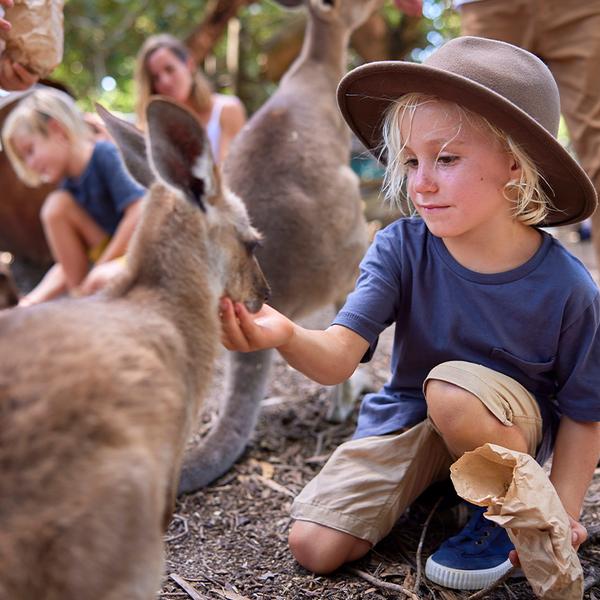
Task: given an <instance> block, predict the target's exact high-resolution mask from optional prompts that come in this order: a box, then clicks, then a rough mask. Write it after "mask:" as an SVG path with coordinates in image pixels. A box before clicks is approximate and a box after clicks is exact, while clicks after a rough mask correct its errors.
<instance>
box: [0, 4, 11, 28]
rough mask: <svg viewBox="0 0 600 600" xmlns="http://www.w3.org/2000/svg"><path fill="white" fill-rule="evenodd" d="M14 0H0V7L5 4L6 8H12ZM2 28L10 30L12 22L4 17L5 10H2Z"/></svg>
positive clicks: (0, 14) (0, 11)
mask: <svg viewBox="0 0 600 600" xmlns="http://www.w3.org/2000/svg"><path fill="white" fill-rule="evenodd" d="M12 5H13V0H0V9H1V8H2V7H3V6H5V7H6V8H12ZM0 29H4V30H6V31H8V30H9V29H10V23H9V22H8V21H7V20H6V19H5V18H4V11H3V10H0Z"/></svg>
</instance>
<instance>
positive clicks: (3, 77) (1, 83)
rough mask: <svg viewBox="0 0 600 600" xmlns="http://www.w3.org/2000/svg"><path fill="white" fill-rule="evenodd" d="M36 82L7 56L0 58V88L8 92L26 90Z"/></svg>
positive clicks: (35, 78)
mask: <svg viewBox="0 0 600 600" xmlns="http://www.w3.org/2000/svg"><path fill="white" fill-rule="evenodd" d="M37 80H38V76H37V75H34V74H33V73H30V72H29V71H28V70H27V69H26V68H25V67H24V66H23V65H20V64H19V63H16V62H13V61H12V60H10V58H8V56H6V55H3V56H0V88H2V89H4V90H10V91H19V90H26V89H27V88H30V87H31V86H32V85H33V84H34V83H36V82H37Z"/></svg>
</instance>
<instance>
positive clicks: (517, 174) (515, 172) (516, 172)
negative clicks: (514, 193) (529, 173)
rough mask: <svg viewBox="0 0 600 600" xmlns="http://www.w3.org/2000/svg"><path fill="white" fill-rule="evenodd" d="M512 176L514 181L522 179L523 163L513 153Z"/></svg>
mask: <svg viewBox="0 0 600 600" xmlns="http://www.w3.org/2000/svg"><path fill="white" fill-rule="evenodd" d="M510 178H511V180H513V181H519V179H521V163H520V162H519V161H518V160H517V158H516V156H513V155H512V154H511V157H510Z"/></svg>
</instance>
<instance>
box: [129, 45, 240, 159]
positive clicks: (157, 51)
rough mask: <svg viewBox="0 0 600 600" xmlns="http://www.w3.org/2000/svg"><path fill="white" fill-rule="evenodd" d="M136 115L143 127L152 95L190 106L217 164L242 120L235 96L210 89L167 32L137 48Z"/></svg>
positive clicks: (187, 54) (238, 101)
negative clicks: (208, 141) (207, 139)
mask: <svg viewBox="0 0 600 600" xmlns="http://www.w3.org/2000/svg"><path fill="white" fill-rule="evenodd" d="M135 82H136V88H137V90H136V91H137V103H136V114H137V118H138V124H139V125H140V126H141V127H142V128H145V111H146V105H147V103H148V99H149V98H150V96H151V95H153V94H160V95H161V96H167V97H168V98H172V99H173V100H176V101H178V102H179V103H181V104H183V105H185V106H187V107H188V108H189V109H191V110H192V111H193V112H194V113H195V114H196V115H197V116H198V119H199V120H200V123H202V125H203V126H204V127H205V129H206V133H207V135H208V138H209V140H210V144H211V148H212V151H213V156H214V157H215V160H216V162H217V163H220V162H222V161H223V159H224V158H225V155H226V154H227V151H228V149H229V146H230V144H231V141H232V140H233V138H234V137H235V135H236V134H237V133H238V131H239V130H240V129H241V128H242V127H243V126H244V123H245V122H246V111H245V110H244V106H243V105H242V103H241V102H240V100H239V99H238V98H236V97H235V96H225V95H223V94H216V93H214V92H213V91H212V89H211V86H210V83H209V82H208V80H207V79H206V77H204V75H203V74H202V73H201V71H200V70H198V69H197V68H196V64H195V63H194V60H193V58H192V57H191V55H190V53H189V50H188V49H187V48H186V47H185V46H184V45H183V44H182V43H181V42H180V41H179V40H178V39H177V38H175V37H173V36H172V35H168V34H160V35H154V36H152V37H150V38H148V39H147V40H146V42H145V43H144V45H143V46H142V47H141V49H140V51H139V53H138V56H137V64H136V72H135Z"/></svg>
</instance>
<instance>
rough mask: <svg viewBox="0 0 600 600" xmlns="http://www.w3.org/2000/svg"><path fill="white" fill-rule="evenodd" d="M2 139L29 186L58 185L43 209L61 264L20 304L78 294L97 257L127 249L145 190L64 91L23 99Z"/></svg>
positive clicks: (99, 259) (39, 92)
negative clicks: (96, 140) (96, 137)
mask: <svg viewBox="0 0 600 600" xmlns="http://www.w3.org/2000/svg"><path fill="white" fill-rule="evenodd" d="M2 143H3V146H4V148H5V150H6V153H7V155H8V157H9V159H10V161H11V164H12V166H13V167H14V169H15V171H16V172H17V175H18V176H19V177H20V178H21V179H22V180H23V181H24V182H25V183H26V184H28V185H31V186H38V185H40V184H42V183H56V184H58V188H57V189H56V190H55V191H53V192H51V193H50V194H49V195H48V197H47V198H46V200H45V201H44V204H43V206H42V211H41V219H42V224H43V227H44V232H45V234H46V239H47V241H48V245H49V246H50V251H51V252H52V256H53V257H54V260H55V264H54V265H53V266H52V267H51V268H50V270H49V271H48V272H47V273H46V275H45V276H44V278H43V279H42V281H41V282H40V283H39V284H38V285H37V286H36V287H35V288H34V289H33V290H32V291H31V292H29V294H27V295H26V296H24V297H23V298H22V299H21V301H20V303H19V304H20V305H29V304H35V303H38V302H43V301H45V300H50V299H52V298H55V297H57V296H59V295H61V294H63V293H65V292H67V291H68V292H74V291H75V290H77V288H78V286H80V285H81V284H82V282H83V281H84V280H85V278H86V276H88V270H89V266H90V262H92V263H94V264H96V265H99V264H102V263H104V262H106V261H109V260H111V259H113V258H116V257H118V256H122V255H123V254H124V253H125V250H126V249H127V244H128V242H129V239H130V238H131V235H132V233H133V230H134V228H135V225H136V223H137V221H138V217H139V214H140V210H141V202H140V200H141V198H142V196H143V195H144V193H145V190H144V188H142V187H140V186H139V185H138V184H137V183H135V182H134V181H133V179H131V178H130V176H129V174H128V173H127V172H126V171H125V168H124V167H123V164H122V162H121V159H120V156H119V154H118V151H117V148H116V146H115V145H114V144H113V143H112V142H108V141H98V142H94V140H93V138H92V132H91V130H90V129H89V127H88V126H87V125H86V123H85V122H84V119H83V115H82V113H81V112H80V111H79V109H78V108H77V107H76V106H75V103H74V102H73V101H72V99H71V98H70V97H69V96H68V95H67V94H64V93H63V92H60V91H58V90H54V89H47V90H46V89H44V90H42V89H40V90H35V91H34V92H32V93H31V94H30V95H29V96H28V97H26V98H25V99H23V100H22V101H21V102H20V103H19V104H18V106H17V107H16V108H15V109H13V111H12V112H11V113H10V114H9V116H8V117H7V119H6V121H5V124H4V127H3V129H2Z"/></svg>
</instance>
